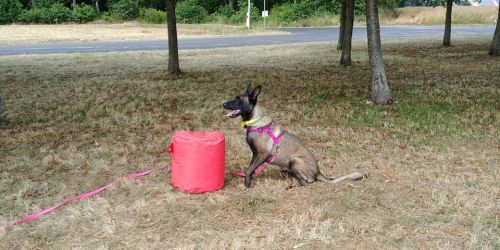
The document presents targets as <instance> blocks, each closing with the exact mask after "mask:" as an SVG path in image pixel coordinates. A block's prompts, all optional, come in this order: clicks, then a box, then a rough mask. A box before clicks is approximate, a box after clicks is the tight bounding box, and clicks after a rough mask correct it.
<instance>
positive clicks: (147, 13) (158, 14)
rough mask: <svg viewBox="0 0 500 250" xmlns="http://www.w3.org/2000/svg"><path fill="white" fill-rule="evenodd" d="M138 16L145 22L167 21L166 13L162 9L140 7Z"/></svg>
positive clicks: (158, 22)
mask: <svg viewBox="0 0 500 250" xmlns="http://www.w3.org/2000/svg"><path fill="white" fill-rule="evenodd" d="M139 18H140V19H141V20H142V21H143V22H145V23H157V24H160V23H165V22H166V21H167V14H166V13H165V12H163V11H160V10H156V9H151V8H148V9H141V10H140V12H139Z"/></svg>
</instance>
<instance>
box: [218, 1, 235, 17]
mask: <svg viewBox="0 0 500 250" xmlns="http://www.w3.org/2000/svg"><path fill="white" fill-rule="evenodd" d="M215 14H216V15H218V16H223V17H226V18H230V17H231V16H232V15H234V14H235V13H234V11H233V8H232V7H231V5H230V4H226V5H221V6H219V8H218V9H217V10H216V11H215Z"/></svg>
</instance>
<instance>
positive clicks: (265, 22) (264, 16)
mask: <svg viewBox="0 0 500 250" xmlns="http://www.w3.org/2000/svg"><path fill="white" fill-rule="evenodd" d="M264 12H266V0H264ZM265 29H266V16H265V15H264V30H265Z"/></svg>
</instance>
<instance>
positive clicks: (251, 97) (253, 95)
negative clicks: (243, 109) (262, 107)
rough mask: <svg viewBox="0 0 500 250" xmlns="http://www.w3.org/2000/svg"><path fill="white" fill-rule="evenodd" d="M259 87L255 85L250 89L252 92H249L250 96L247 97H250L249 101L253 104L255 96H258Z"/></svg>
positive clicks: (255, 100) (255, 99)
mask: <svg viewBox="0 0 500 250" xmlns="http://www.w3.org/2000/svg"><path fill="white" fill-rule="evenodd" d="M261 88H262V87H261V86H260V85H259V86H257V87H255V88H254V89H253V90H252V93H251V94H250V96H249V97H250V98H249V99H250V102H251V103H254V104H255V103H256V102H257V97H258V96H259V94H260V89H261Z"/></svg>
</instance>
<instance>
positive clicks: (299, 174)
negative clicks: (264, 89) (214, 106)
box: [223, 85, 364, 187]
mask: <svg viewBox="0 0 500 250" xmlns="http://www.w3.org/2000/svg"><path fill="white" fill-rule="evenodd" d="M260 91H261V86H257V87H255V89H252V86H251V85H248V88H247V90H246V92H245V93H244V94H242V95H238V96H236V97H235V98H234V99H233V100H231V101H228V102H225V103H224V104H223V106H224V108H225V109H228V110H230V111H229V112H228V113H227V114H226V117H229V118H235V117H238V116H241V117H242V118H243V122H242V126H245V127H246V128H247V143H248V146H250V149H251V150H252V153H253V155H252V161H251V162H250V166H249V167H248V168H247V169H246V170H245V186H246V187H250V186H251V184H252V176H253V174H254V173H255V170H256V169H257V168H258V167H259V166H260V165H262V164H263V163H265V162H266V161H267V162H269V163H271V164H273V165H277V166H280V167H281V168H282V170H285V171H287V172H289V173H291V174H292V175H293V176H295V177H296V178H297V179H298V180H299V182H300V184H301V185H309V184H311V183H313V182H314V181H321V182H327V183H337V182H339V181H343V180H346V179H351V180H359V179H362V178H363V177H364V175H363V174H361V173H358V172H353V173H350V174H347V175H344V176H341V177H338V178H328V177H325V176H324V175H323V174H321V172H320V171H319V167H318V161H317V160H316V158H315V157H314V155H313V153H312V152H311V151H310V150H309V149H308V148H307V147H306V146H305V145H304V143H302V142H301V141H300V140H299V138H297V137H296V136H294V135H292V134H290V133H288V132H286V131H285V130H284V129H283V128H282V127H281V126H279V125H277V124H275V123H273V122H272V120H271V118H270V117H269V116H266V115H265V114H264V112H263V111H262V109H261V107H260V106H259V105H258V104H257V97H258V96H259V94H260Z"/></svg>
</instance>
